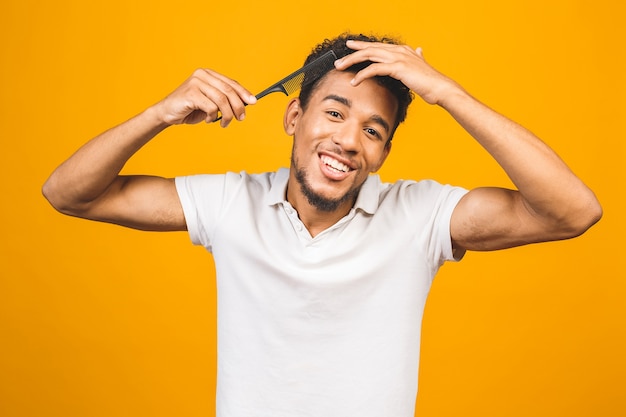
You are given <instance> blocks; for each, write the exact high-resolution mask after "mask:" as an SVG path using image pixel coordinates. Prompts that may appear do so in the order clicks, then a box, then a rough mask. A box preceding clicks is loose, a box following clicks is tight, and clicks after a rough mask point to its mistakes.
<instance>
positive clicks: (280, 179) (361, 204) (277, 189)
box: [264, 168, 381, 214]
mask: <svg viewBox="0 0 626 417" xmlns="http://www.w3.org/2000/svg"><path fill="white" fill-rule="evenodd" d="M288 181H289V168H280V169H279V170H278V171H276V172H275V173H274V180H273V181H272V183H271V185H270V190H269V192H268V193H267V195H266V196H265V199H264V201H265V203H266V204H267V205H270V206H272V205H274V204H279V203H283V202H286V201H287V200H286V196H287V182H288ZM380 186H381V182H380V177H379V176H378V175H370V176H368V177H367V179H366V180H365V182H364V183H363V185H362V186H361V190H360V191H359V195H358V197H357V199H356V202H355V203H354V208H355V209H361V210H363V211H364V212H366V213H369V214H374V213H375V212H376V209H377V208H378V194H379V188H380Z"/></svg>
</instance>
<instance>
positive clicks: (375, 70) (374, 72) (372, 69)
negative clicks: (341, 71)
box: [350, 64, 392, 86]
mask: <svg viewBox="0 0 626 417" xmlns="http://www.w3.org/2000/svg"><path fill="white" fill-rule="evenodd" d="M387 75H388V76H392V68H391V65H389V64H371V65H368V66H367V67H365V68H363V69H362V70H361V71H359V72H357V73H356V74H355V75H354V78H352V80H351V81H350V84H352V85H353V86H357V85H359V84H361V83H362V82H363V81H364V80H366V79H368V78H374V77H377V76H387Z"/></svg>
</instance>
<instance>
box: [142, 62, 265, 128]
mask: <svg viewBox="0 0 626 417" xmlns="http://www.w3.org/2000/svg"><path fill="white" fill-rule="evenodd" d="M254 103H256V97H254V95H253V94H252V93H250V91H248V90H247V89H245V88H244V87H242V86H241V84H239V83H238V82H237V81H235V80H232V79H230V78H228V77H226V76H224V75H222V74H219V73H217V72H215V71H213V70H210V69H198V70H196V71H194V73H193V74H192V75H191V77H189V78H188V79H187V80H186V81H185V82H184V83H183V84H182V85H181V86H180V87H178V88H177V89H176V90H174V91H173V92H172V93H171V94H170V95H168V96H167V97H166V98H165V99H163V100H162V101H160V102H159V103H157V104H155V106H154V108H155V110H156V111H157V114H158V115H159V118H160V119H161V120H162V121H163V123H165V124H167V125H174V124H195V123H199V122H201V121H203V120H204V121H205V122H206V123H212V122H213V121H215V120H216V119H217V118H218V116H220V115H221V117H222V118H221V120H220V126H222V127H226V126H228V124H229V123H230V122H231V121H232V119H233V118H235V119H237V120H239V121H241V120H243V119H244V118H245V106H246V105H248V104H254Z"/></svg>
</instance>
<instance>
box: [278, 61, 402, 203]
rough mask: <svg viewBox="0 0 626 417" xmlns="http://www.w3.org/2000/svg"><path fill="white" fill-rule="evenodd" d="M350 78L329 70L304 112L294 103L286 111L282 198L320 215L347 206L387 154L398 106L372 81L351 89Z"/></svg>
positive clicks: (393, 98) (390, 96) (344, 73)
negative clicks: (288, 158) (286, 171)
mask: <svg viewBox="0 0 626 417" xmlns="http://www.w3.org/2000/svg"><path fill="white" fill-rule="evenodd" d="M353 77H354V74H352V73H348V72H339V71H335V70H333V71H331V72H330V73H329V74H328V75H326V77H325V78H324V79H323V80H322V82H321V83H320V84H319V86H318V87H317V89H316V90H315V91H314V92H313V94H312V95H311V97H310V100H309V103H308V105H307V108H306V111H303V110H302V108H301V107H300V106H299V102H298V100H294V101H292V102H291V103H290V104H289V107H288V108H287V112H286V114H285V129H286V131H287V133H288V134H290V135H293V136H294V144H293V151H292V167H291V174H290V180H289V188H288V194H287V197H288V199H289V201H291V202H292V203H293V202H294V201H298V199H297V198H296V199H295V200H294V198H293V197H297V196H296V195H295V194H294V193H301V195H304V197H306V199H307V200H308V202H309V204H311V205H313V206H314V207H315V208H317V209H318V210H320V211H334V210H337V209H338V208H345V207H347V206H349V207H351V206H352V204H353V203H354V200H355V198H356V196H357V194H358V192H359V189H360V187H361V185H362V184H363V182H364V181H365V180H366V179H367V176H368V175H369V174H370V173H371V172H375V171H377V170H378V169H379V168H380V167H381V166H382V164H383V162H384V161H385V158H386V157H387V155H388V153H389V150H390V144H389V143H388V140H389V138H390V136H391V134H392V129H393V126H394V122H395V117H396V110H397V106H398V104H397V101H396V99H395V97H393V95H392V94H391V93H390V92H389V91H388V90H387V89H385V88H384V87H382V86H381V85H379V84H378V83H376V81H374V80H372V79H368V80H365V81H364V82H362V83H361V84H359V85H358V86H356V87H353V86H352V85H351V84H350V80H351V79H352V78H353ZM296 184H297V186H295V187H294V185H296ZM294 188H295V189H294ZM290 197H291V198H290ZM298 197H299V196H298Z"/></svg>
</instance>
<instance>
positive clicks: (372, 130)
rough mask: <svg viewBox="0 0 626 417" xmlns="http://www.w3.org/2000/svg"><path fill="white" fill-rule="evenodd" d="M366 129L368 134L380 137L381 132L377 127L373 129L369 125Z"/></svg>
mask: <svg viewBox="0 0 626 417" xmlns="http://www.w3.org/2000/svg"><path fill="white" fill-rule="evenodd" d="M365 131H366V132H367V134H368V135H371V136H375V137H377V138H380V134H379V133H378V131H377V130H376V129H372V128H371V127H368V128H366V129H365Z"/></svg>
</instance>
